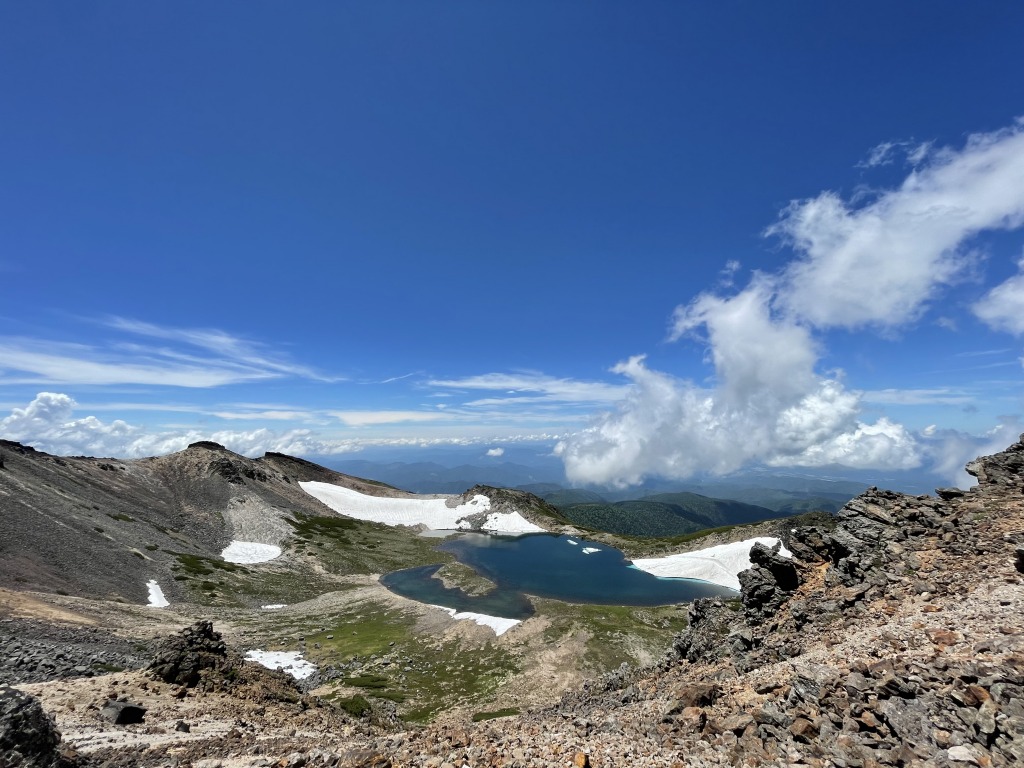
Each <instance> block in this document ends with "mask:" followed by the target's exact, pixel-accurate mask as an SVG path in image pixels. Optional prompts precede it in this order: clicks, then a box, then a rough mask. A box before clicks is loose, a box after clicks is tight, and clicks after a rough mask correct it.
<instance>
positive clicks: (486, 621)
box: [431, 605, 522, 636]
mask: <svg viewBox="0 0 1024 768" xmlns="http://www.w3.org/2000/svg"><path fill="white" fill-rule="evenodd" d="M431 607H432V608H440V609H441V610H442V611H444V612H445V613H447V614H448V615H449V616H451V617H452V618H453V619H455V620H456V621H461V620H463V619H469V620H470V621H475V622H476V623H477V624H479V625H480V626H481V627H490V628H491V629H493V630H494V634H496V635H499V636H500V635H504V634H505V633H506V632H508V631H509V630H510V629H512V627H514V626H515V625H516V624H521V623H522V622H521V621H520V620H519V619H505V618H502V617H501V616H488V615H487V614H486V613H472V612H470V611H456V610H455V609H454V608H445V607H444V606H443V605H434V606H431Z"/></svg>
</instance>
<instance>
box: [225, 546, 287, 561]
mask: <svg viewBox="0 0 1024 768" xmlns="http://www.w3.org/2000/svg"><path fill="white" fill-rule="evenodd" d="M220 556H221V557H222V558H224V559H225V560H226V561H227V562H229V563H240V564H243V565H252V564H253V563H267V562H270V561H271V560H273V559H274V558H275V557H280V556H281V548H280V547H278V546H275V545H273V544H259V543H257V542H255V541H232V542H231V543H230V544H228V545H227V546H226V547H225V548H224V551H223V552H221V553H220Z"/></svg>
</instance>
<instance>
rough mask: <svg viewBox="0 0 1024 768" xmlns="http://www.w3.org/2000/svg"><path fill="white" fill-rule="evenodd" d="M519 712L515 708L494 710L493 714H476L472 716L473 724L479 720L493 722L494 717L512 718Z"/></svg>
mask: <svg viewBox="0 0 1024 768" xmlns="http://www.w3.org/2000/svg"><path fill="white" fill-rule="evenodd" d="M518 714H519V710H518V709H517V708H516V707H506V708H505V709H496V710H495V711H493V712H477V713H476V714H474V715H473V722H474V723H479V722H480V721H481V720H494V719H495V718H496V717H512V716H513V715H518Z"/></svg>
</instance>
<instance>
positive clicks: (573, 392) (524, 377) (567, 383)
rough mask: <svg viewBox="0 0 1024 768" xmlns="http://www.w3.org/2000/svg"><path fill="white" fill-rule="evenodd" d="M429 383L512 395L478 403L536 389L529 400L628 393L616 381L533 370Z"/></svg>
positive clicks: (602, 399)
mask: <svg viewBox="0 0 1024 768" xmlns="http://www.w3.org/2000/svg"><path fill="white" fill-rule="evenodd" d="M428 384H429V386H431V387H438V388H442V389H459V390H467V389H468V390H486V391H491V392H502V393H504V394H506V395H511V397H503V398H498V397H492V398H487V399H482V400H478V401H475V404H477V405H479V404H486V405H495V404H500V403H504V402H516V401H517V400H522V399H523V398H524V396H523V395H522V394H520V393H524V392H526V393H536V394H530V395H526V396H525V397H528V398H530V400H529V402H539V401H540V400H541V399H543V400H546V401H550V402H575V403H612V402H615V401H617V400H619V399H620V398H622V396H623V395H624V394H625V389H624V388H623V387H621V386H618V385H614V384H605V383H604V382H597V381H578V380H576V379H564V378H556V377H554V376H545V375H543V374H540V373H532V372H531V373H485V374H482V375H479V376H468V377H465V378H461V379H434V380H431V381H429V382H428ZM467 405H468V404H467Z"/></svg>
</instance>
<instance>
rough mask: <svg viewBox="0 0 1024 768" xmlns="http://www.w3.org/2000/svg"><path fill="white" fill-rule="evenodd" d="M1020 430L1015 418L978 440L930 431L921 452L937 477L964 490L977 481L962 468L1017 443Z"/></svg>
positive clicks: (958, 434)
mask: <svg viewBox="0 0 1024 768" xmlns="http://www.w3.org/2000/svg"><path fill="white" fill-rule="evenodd" d="M1022 427H1024V425H1022V424H1021V423H1020V422H1019V421H1018V420H1017V419H1014V418H1011V419H1006V420H1004V421H1003V423H1001V424H999V425H998V426H996V427H995V428H993V429H991V430H989V431H988V432H987V433H985V434H984V435H981V436H976V435H969V434H967V433H966V432H960V431H957V430H952V429H945V430H940V429H935V428H934V427H929V428H928V429H927V430H925V431H924V432H923V433H922V434H923V435H924V436H925V437H926V438H927V441H926V442H925V444H924V449H925V450H926V451H927V453H928V456H929V458H930V459H931V464H932V466H933V468H934V470H935V472H936V473H937V474H939V475H940V476H942V477H945V478H946V479H947V481H948V482H949V483H950V484H952V485H955V486H957V487H960V488H965V489H966V488H970V487H971V486H972V485H974V484H975V483H976V482H977V481H976V480H975V479H974V478H973V477H972V476H971V475H968V474H967V472H965V471H964V466H965V465H966V464H967V463H968V462H970V461H973V460H974V459H976V458H978V457H979V456H990V455H992V454H993V453H998V452H1000V451H1003V450H1005V449H1006V446H1008V445H1012V444H1013V443H1015V442H1017V439H1018V438H1019V437H1020V434H1021V431H1022Z"/></svg>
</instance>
